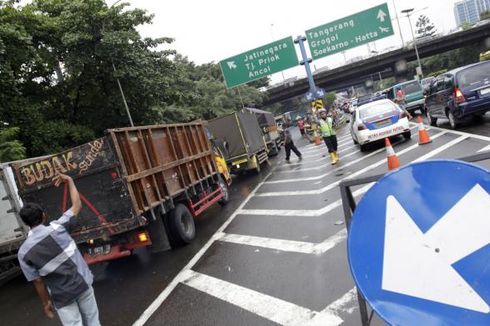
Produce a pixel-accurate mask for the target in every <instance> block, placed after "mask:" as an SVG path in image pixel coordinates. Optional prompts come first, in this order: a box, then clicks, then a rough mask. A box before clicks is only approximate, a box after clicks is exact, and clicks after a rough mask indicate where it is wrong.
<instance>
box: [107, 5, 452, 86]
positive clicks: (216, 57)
mask: <svg viewBox="0 0 490 326" xmlns="http://www.w3.org/2000/svg"><path fill="white" fill-rule="evenodd" d="M123 1H126V2H129V3H131V5H132V7H138V8H142V9H146V10H147V11H148V12H149V13H153V14H154V15H155V18H154V20H153V24H152V25H146V26H142V27H141V28H140V32H141V34H142V35H143V36H149V37H161V36H166V37H172V38H174V39H175V42H174V43H172V44H171V46H170V47H169V48H172V49H175V50H177V51H178V52H179V53H181V54H183V55H185V56H187V57H188V58H189V59H190V60H191V61H194V62H195V63H197V64H202V63H208V62H219V61H220V60H222V59H225V58H227V57H230V56H233V55H236V54H239V53H242V52H245V51H247V50H251V49H253V48H256V47H259V46H262V45H265V44H267V43H270V42H271V41H272V40H278V39H281V38H284V37H287V36H293V38H294V37H296V36H298V35H300V34H301V35H304V33H305V30H307V29H311V28H313V27H317V26H319V25H322V24H325V23H328V22H330V21H333V20H336V19H339V18H342V17H345V16H348V15H351V14H354V13H356V12H359V11H362V10H365V9H368V8H371V7H374V6H376V5H379V4H382V3H384V2H387V3H388V6H389V9H390V15H391V18H392V19H395V13H396V11H398V17H399V21H400V25H401V31H402V35H403V38H404V40H405V42H407V41H410V40H411V39H412V36H411V32H410V27H409V24H408V20H407V18H406V17H405V16H404V15H403V14H400V11H401V10H403V9H407V8H414V9H415V13H414V17H413V18H412V24H413V25H415V20H416V18H417V17H418V16H419V15H421V14H425V15H426V16H428V17H429V18H430V20H431V21H432V22H433V23H434V25H435V26H436V28H437V30H438V32H441V33H447V32H449V31H450V30H452V29H454V28H456V23H455V18H454V14H453V6H454V3H455V2H456V0H431V1H428V0H394V2H395V3H394V4H393V0H388V1H382V0H381V1H380V0H343V1H342V0H341V1H332V0H309V1H290V0H283V1H279V0H247V1H233V0H231V1H230V0H229V1H225V0H205V1H202V0H172V1H161V0H160V1H159V0H123ZM114 2H115V1H114V0H107V3H108V4H109V5H111V4H112V3H114ZM394 5H395V6H396V9H397V10H395V7H394ZM392 23H393V28H394V29H395V35H393V36H390V37H387V38H385V39H383V40H379V41H376V42H375V44H373V43H371V44H370V48H371V50H374V49H376V50H377V51H382V50H383V49H386V48H388V47H392V46H395V47H400V46H401V42H402V41H401V37H400V33H399V30H398V25H397V22H396V20H393V22H392ZM297 52H298V54H299V50H298V49H297ZM368 54H369V51H368V47H367V46H366V45H363V46H360V47H357V48H354V49H351V50H347V52H346V53H345V55H346V59H347V60H348V59H350V58H353V57H356V56H367V55H368ZM343 63H344V57H343V55H341V54H336V55H332V56H330V57H326V58H322V59H319V60H316V61H314V62H313V66H312V70H314V69H315V68H316V69H320V68H322V67H324V66H328V67H335V66H339V65H341V64H343ZM283 74H284V77H285V78H290V77H294V76H299V77H303V76H304V75H305V73H304V68H302V67H298V68H291V69H289V70H286V71H284V73H283ZM282 79H283V75H282V74H281V73H277V74H275V75H272V80H273V82H280V81H282Z"/></svg>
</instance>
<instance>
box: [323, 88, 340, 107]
mask: <svg viewBox="0 0 490 326" xmlns="http://www.w3.org/2000/svg"><path fill="white" fill-rule="evenodd" d="M336 99H337V95H336V94H335V92H328V93H327V94H325V97H324V98H323V100H324V102H325V105H326V106H327V107H330V106H331V105H332V104H333V103H334V102H335V100H336Z"/></svg>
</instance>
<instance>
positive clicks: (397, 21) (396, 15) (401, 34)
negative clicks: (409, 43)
mask: <svg viewBox="0 0 490 326" xmlns="http://www.w3.org/2000/svg"><path fill="white" fill-rule="evenodd" d="M393 8H395V18H396V23H397V24H398V31H399V32H400V38H401V39H402V48H403V47H405V42H404V41H403V33H402V28H401V27H400V20H399V19H398V10H396V6H395V0H393Z"/></svg>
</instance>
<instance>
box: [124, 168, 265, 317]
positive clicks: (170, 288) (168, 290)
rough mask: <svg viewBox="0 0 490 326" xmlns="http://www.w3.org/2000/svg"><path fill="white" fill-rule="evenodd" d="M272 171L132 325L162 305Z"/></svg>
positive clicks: (150, 314)
mask: <svg viewBox="0 0 490 326" xmlns="http://www.w3.org/2000/svg"><path fill="white" fill-rule="evenodd" d="M273 172H274V170H272V171H271V172H269V174H267V175H266V176H265V178H264V179H263V180H262V181H261V182H260V183H259V184H258V185H257V186H256V187H255V188H254V189H253V190H252V192H251V193H250V194H249V195H248V196H247V198H245V200H244V201H243V202H242V203H241V204H240V206H238V208H237V209H236V210H235V211H234V212H233V213H232V214H231V215H230V217H229V218H228V219H227V220H226V222H225V223H223V225H221V227H220V228H219V229H218V230H217V231H216V233H215V234H214V235H213V236H212V237H211V238H210V239H209V240H208V242H206V244H205V245H204V246H203V247H202V248H201V249H200V250H199V251H198V253H197V254H196V255H195V256H194V257H192V259H191V260H190V261H189V262H188V263H187V265H185V266H184V267H183V268H182V269H181V270H180V272H179V274H177V276H176V277H175V278H174V279H173V280H172V281H171V282H170V284H169V285H168V286H167V287H166V288H165V289H164V290H163V291H162V292H161V293H160V294H159V295H158V297H157V298H156V299H155V300H154V301H153V302H152V303H151V304H150V305H149V306H148V308H146V310H145V311H144V312H143V313H142V314H141V316H140V317H139V318H138V319H137V320H136V321H135V322H134V323H133V326H142V325H144V324H145V323H146V322H147V321H148V319H150V317H151V316H152V315H153V314H154V313H155V311H157V309H158V308H159V307H160V306H161V305H162V303H163V302H164V301H165V299H166V298H167V297H168V296H169V295H170V293H172V291H173V290H174V289H175V287H176V286H177V285H178V284H179V283H180V282H181V280H182V279H183V277H184V274H185V272H186V271H188V270H190V269H191V268H192V266H194V265H195V264H196V263H197V262H198V260H199V259H201V257H202V256H203V255H204V254H205V253H206V251H207V250H208V249H209V247H211V245H212V244H213V243H214V242H215V241H216V236H217V235H218V234H220V233H221V232H223V230H224V229H226V228H227V227H228V225H229V224H230V223H231V222H232V221H233V220H234V219H235V217H236V216H237V215H238V212H239V211H240V210H241V209H242V208H243V207H244V206H245V205H246V204H247V203H248V201H249V200H250V198H252V197H253V196H254V195H255V192H256V191H257V189H259V188H260V187H261V186H262V185H263V184H264V182H265V181H266V180H267V179H268V178H269V177H270V176H271V174H272V173H273Z"/></svg>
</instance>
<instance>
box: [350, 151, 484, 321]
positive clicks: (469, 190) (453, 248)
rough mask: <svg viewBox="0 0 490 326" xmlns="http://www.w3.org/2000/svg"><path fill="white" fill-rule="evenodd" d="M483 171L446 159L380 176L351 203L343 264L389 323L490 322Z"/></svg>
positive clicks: (379, 313) (372, 305) (419, 164)
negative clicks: (354, 204)
mask: <svg viewBox="0 0 490 326" xmlns="http://www.w3.org/2000/svg"><path fill="white" fill-rule="evenodd" d="M489 244H490V173H489V172H488V171H486V170H485V169H483V168H480V167H478V166H475V165H472V164H468V163H464V162H460V161H450V160H434V161H427V162H421V163H414V164H411V165H408V166H405V167H402V168H400V169H398V170H396V171H394V172H391V173H389V174H387V175H386V176H384V177H383V178H381V179H380V180H379V181H378V182H377V183H376V184H375V185H374V186H372V187H371V188H370V189H369V191H368V192H367V193H366V194H365V195H364V197H363V198H362V200H361V201H360V203H359V205H358V206H357V208H356V210H355V212H354V215H353V217H352V222H351V225H350V229H349V237H348V255H349V264H350V268H351V272H352V275H353V277H354V280H355V283H356V285H357V287H358V289H359V290H360V292H361V293H362V294H363V296H364V297H365V298H366V300H367V301H368V303H369V304H370V305H371V307H372V308H373V309H374V310H375V311H376V312H377V314H378V315H379V316H380V317H381V318H383V319H384V320H385V321H386V322H388V323H389V324H392V325H424V326H427V325H490V246H489Z"/></svg>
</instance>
